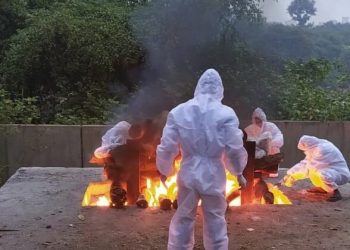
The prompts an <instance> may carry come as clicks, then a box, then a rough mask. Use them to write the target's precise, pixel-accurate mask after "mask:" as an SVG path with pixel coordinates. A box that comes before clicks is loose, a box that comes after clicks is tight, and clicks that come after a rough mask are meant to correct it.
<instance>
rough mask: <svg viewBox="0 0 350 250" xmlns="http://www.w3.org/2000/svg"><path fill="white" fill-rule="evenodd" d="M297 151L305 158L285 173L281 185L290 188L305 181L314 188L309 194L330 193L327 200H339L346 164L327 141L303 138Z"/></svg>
mask: <svg viewBox="0 0 350 250" xmlns="http://www.w3.org/2000/svg"><path fill="white" fill-rule="evenodd" d="M298 149H300V150H302V151H304V154H305V159H304V160H302V161H301V162H299V163H298V164H296V165H295V166H293V167H292V168H291V169H289V170H288V171H287V175H286V176H285V177H284V178H283V183H284V184H285V185H286V186H288V187H291V186H292V185H293V184H294V182H295V181H297V180H301V179H306V178H309V179H310V181H311V182H312V184H313V185H314V186H315V187H314V188H311V189H309V190H308V192H313V193H330V194H331V196H330V197H329V198H328V199H327V200H328V201H338V200H341V199H342V196H341V194H340V192H339V189H338V187H339V186H340V185H344V184H346V183H347V182H349V181H350V171H349V168H348V166H347V164H346V161H345V159H344V157H343V155H342V153H341V152H340V151H339V149H338V148H337V147H336V146H334V144H333V143H331V142H330V141H327V140H324V139H319V138H317V137H314V136H308V135H304V136H302V137H301V138H300V140H299V143H298Z"/></svg>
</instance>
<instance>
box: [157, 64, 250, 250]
mask: <svg viewBox="0 0 350 250" xmlns="http://www.w3.org/2000/svg"><path fill="white" fill-rule="evenodd" d="M223 92H224V89H223V85H222V81H221V78H220V75H219V74H218V72H217V71H215V70H214V69H208V70H207V71H205V72H204V73H203V75H202V76H201V77H200V79H199V81H198V84H197V87H196V90H195V93H194V98H193V99H191V100H189V101H187V102H186V103H183V104H180V105H178V106H177V107H175V108H174V109H173V110H171V112H170V113H169V115H168V119H167V123H166V126H165V128H164V130H163V136H162V139H161V144H160V145H159V146H158V147H157V167H158V170H159V171H160V173H161V174H162V175H165V176H169V175H171V173H172V171H173V162H174V159H175V157H176V156H177V155H178V153H179V150H180V151H181V155H182V161H181V167H180V171H179V173H178V176H177V186H178V209H177V211H176V213H175V215H174V217H173V218H172V220H171V224H170V228H169V241H168V249H174V250H175V249H176V250H180V249H184V250H187V249H193V246H194V224H195V217H196V210H197V204H198V202H199V200H200V199H201V200H202V203H201V206H202V210H203V239H204V246H205V249H207V250H226V249H228V237H227V225H226V220H225V211H226V207H227V203H226V200H225V186H226V176H225V166H226V168H227V169H228V170H229V171H230V172H231V173H232V174H233V175H237V177H238V181H239V182H240V184H241V186H243V187H244V186H245V179H244V177H243V176H242V172H243V170H244V168H245V166H246V163H247V152H246V150H245V149H244V147H243V142H242V136H243V135H242V131H241V130H239V129H238V126H239V121H238V118H237V116H236V114H235V112H234V111H233V110H232V109H231V108H229V107H228V106H225V105H223V104H222V103H221V100H222V99H223ZM223 159H227V160H225V163H224V160H223Z"/></svg>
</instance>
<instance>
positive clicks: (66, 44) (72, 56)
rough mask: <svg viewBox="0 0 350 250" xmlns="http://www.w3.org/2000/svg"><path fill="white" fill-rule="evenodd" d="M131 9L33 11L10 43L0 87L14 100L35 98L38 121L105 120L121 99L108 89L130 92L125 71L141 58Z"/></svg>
mask: <svg viewBox="0 0 350 250" xmlns="http://www.w3.org/2000/svg"><path fill="white" fill-rule="evenodd" d="M36 2H38V1H36ZM42 2H43V3H44V4H45V3H47V2H48V1H42ZM43 6H45V5H43ZM131 10H132V9H131V8H129V7H127V6H126V5H124V4H118V3H115V2H113V1H98V2H96V1H66V2H65V3H60V2H57V3H52V4H51V5H50V6H48V7H47V8H46V7H45V8H40V9H37V10H33V11H32V12H31V14H30V16H29V17H28V19H27V26H26V27H25V28H23V29H21V30H19V31H18V34H16V35H14V36H12V37H11V39H10V40H9V48H8V49H7V50H6V52H5V56H4V58H3V61H2V64H1V65H0V75H1V83H2V84H3V86H4V87H5V88H6V89H7V90H8V91H9V92H11V94H12V95H13V96H12V97H13V98H15V97H18V96H23V97H24V98H25V97H32V96H37V97H38V102H37V104H38V107H39V109H40V119H39V122H41V123H53V122H62V121H63V119H62V115H60V114H69V116H70V119H68V120H70V121H72V122H73V120H74V123H78V122H79V121H80V122H82V123H87V122H89V121H91V120H93V119H92V118H94V117H98V118H99V119H100V122H104V121H105V120H106V119H107V118H108V117H106V111H107V110H108V109H110V107H111V106H112V105H116V99H118V95H119V93H115V92H113V91H111V90H112V86H113V85H115V84H116V85H120V84H123V85H125V87H126V88H128V89H129V90H131V89H132V88H133V83H132V82H130V81H129V80H128V78H127V71H128V69H129V68H133V67H135V66H137V65H139V64H140V63H141V60H142V56H143V54H142V51H141V49H140V47H139V45H138V44H137V41H136V40H135V39H134V37H133V35H132V31H131V29H130V27H129V23H128V20H129V14H130V11H131ZM87 102H88V103H90V104H91V105H85V104H84V103H87ZM92 105H98V108H97V107H95V106H92ZM77 110H79V112H76V111H77ZM72 116H75V118H74V119H73V117H72ZM88 117H91V119H90V118H88ZM95 122H96V119H95Z"/></svg>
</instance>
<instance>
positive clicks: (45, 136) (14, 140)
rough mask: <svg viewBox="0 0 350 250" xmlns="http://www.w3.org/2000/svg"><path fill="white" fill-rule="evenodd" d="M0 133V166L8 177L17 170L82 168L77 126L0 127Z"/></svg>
mask: <svg viewBox="0 0 350 250" xmlns="http://www.w3.org/2000/svg"><path fill="white" fill-rule="evenodd" d="M0 131H1V136H0V140H1V142H0V145H4V146H2V147H3V149H2V150H0V152H4V154H2V155H1V156H0V159H1V160H0V163H1V162H4V163H5V165H6V166H8V170H9V174H10V175H12V174H13V173H15V171H16V170H17V169H18V168H20V167H29V166H30V167H31V166H36V167H82V161H81V159H82V157H81V155H82V150H81V127H80V126H59V125H2V126H1V127H0ZM0 147H1V146H0Z"/></svg>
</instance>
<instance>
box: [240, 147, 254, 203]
mask: <svg viewBox="0 0 350 250" xmlns="http://www.w3.org/2000/svg"><path fill="white" fill-rule="evenodd" d="M255 146H256V143H255V142H254V141H246V142H245V143H244V147H245V149H246V150H247V153H248V162H247V166H246V167H245V169H244V171H243V176H244V177H245V178H246V180H247V186H246V188H244V189H242V192H241V203H242V204H249V203H252V202H253V197H254V194H253V190H254V169H255Z"/></svg>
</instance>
